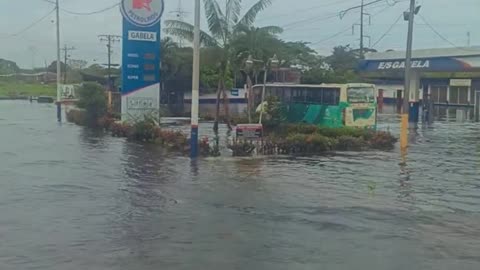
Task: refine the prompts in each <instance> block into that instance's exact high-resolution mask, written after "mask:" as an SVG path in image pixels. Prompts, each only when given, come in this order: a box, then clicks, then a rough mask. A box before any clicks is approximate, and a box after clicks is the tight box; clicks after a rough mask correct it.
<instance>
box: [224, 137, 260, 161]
mask: <svg viewBox="0 0 480 270" xmlns="http://www.w3.org/2000/svg"><path fill="white" fill-rule="evenodd" d="M228 149H230V150H232V155H233V156H234V157H248V156H251V155H252V154H253V151H254V150H255V145H254V144H252V143H250V142H247V141H239V142H234V143H233V144H229V145H228Z"/></svg>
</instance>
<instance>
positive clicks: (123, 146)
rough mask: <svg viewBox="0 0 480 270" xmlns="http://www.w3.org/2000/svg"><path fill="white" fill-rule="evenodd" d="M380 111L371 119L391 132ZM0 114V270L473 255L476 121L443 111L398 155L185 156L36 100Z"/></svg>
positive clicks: (334, 265)
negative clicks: (65, 117) (64, 117)
mask: <svg viewBox="0 0 480 270" xmlns="http://www.w3.org/2000/svg"><path fill="white" fill-rule="evenodd" d="M389 110H390V108H388V107H387V106H386V107H385V108H384V113H383V114H381V115H380V116H379V119H380V123H379V128H380V129H382V130H390V131H392V132H394V133H398V131H399V130H398V129H399V122H400V119H399V118H398V115H396V114H395V108H393V109H392V110H393V112H390V111H389ZM0 116H1V117H0V130H1V131H2V132H0V142H1V147H0V160H1V162H0V213H2V215H1V216H0V241H1V243H2V245H0V269H2V270H3V269H7V270H8V269H140V270H141V269H479V266H480V258H479V256H478V250H479V249H480V227H479V226H478V224H480V213H479V209H480V195H479V194H480V193H479V190H480V179H479V178H478V175H479V173H480V171H479V168H480V166H479V165H480V151H479V149H480V143H479V140H478V134H479V131H480V126H479V125H478V124H475V123H472V122H468V121H466V122H463V121H454V120H455V119H456V118H455V117H456V116H455V117H453V118H452V117H450V116H449V117H448V120H447V119H444V120H441V121H438V122H436V123H434V125H432V126H431V127H423V128H420V129H419V130H418V131H417V132H416V133H412V134H411V138H410V148H409V149H408V153H407V154H406V155H405V156H402V155H401V153H400V152H399V151H398V150H394V151H391V152H375V151H370V152H364V153H354V152H352V153H350V152H347V153H338V154H336V155H330V156H320V157H308V158H300V157H296V158H294V157H283V156H278V157H256V158H250V159H237V158H231V157H228V156H226V155H223V156H222V157H221V158H207V159H199V160H197V161H190V160H189V159H188V158H186V157H178V156H175V155H172V154H169V153H166V152H165V151H163V150H162V149H160V148H158V147H156V146H154V145H145V144H137V143H132V142H127V141H125V140H123V139H119V138H112V137H110V136H108V135H107V134H104V133H98V132H93V131H89V130H86V129H83V128H80V127H76V126H74V125H71V124H66V123H65V124H62V125H58V124H57V123H56V122H55V108H54V107H52V106H48V105H47V106H42V105H38V104H29V103H22V102H4V103H3V102H2V103H0ZM210 127H211V125H210V124H208V125H207V124H204V125H203V126H201V131H202V132H203V133H202V134H201V135H202V136H209V137H211V138H213V136H214V134H213V133H212V132H211V128H210ZM186 129H187V130H188V128H186ZM219 134H220V138H219V140H220V145H223V141H224V140H225V137H226V136H225V134H226V129H225V127H221V130H220V133H219ZM221 151H227V150H226V149H223V148H222V150H221Z"/></svg>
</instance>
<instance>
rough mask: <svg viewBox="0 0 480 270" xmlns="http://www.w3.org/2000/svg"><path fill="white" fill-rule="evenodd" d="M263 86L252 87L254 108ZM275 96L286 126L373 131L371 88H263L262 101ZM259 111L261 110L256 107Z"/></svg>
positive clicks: (374, 100) (353, 85)
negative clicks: (302, 125) (370, 129)
mask: <svg viewBox="0 0 480 270" xmlns="http://www.w3.org/2000/svg"><path fill="white" fill-rule="evenodd" d="M262 93H263V84H262V85H255V86H253V102H254V105H255V107H257V106H260V105H261V103H262ZM269 96H275V97H277V98H278V100H279V101H280V102H281V103H282V104H283V105H284V106H283V107H284V110H283V111H284V113H285V114H286V115H285V119H287V121H288V122H289V123H306V124H312V125H321V126H328V127H344V126H348V127H361V128H376V124H377V95H376V89H375V85H373V84H365V83H349V84H318V85H309V84H279V83H275V84H267V85H266V86H265V96H264V97H263V100H268V97H269ZM260 107H261V106H260Z"/></svg>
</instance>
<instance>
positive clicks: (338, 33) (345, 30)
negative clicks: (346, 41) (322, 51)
mask: <svg viewBox="0 0 480 270" xmlns="http://www.w3.org/2000/svg"><path fill="white" fill-rule="evenodd" d="M350 29H351V27H350V26H349V27H348V28H346V29H344V30H342V31H340V32H337V33H335V34H333V35H331V36H329V37H327V38H324V39H322V40H319V41H317V42H312V43H310V45H315V44H320V43H322V42H325V41H328V40H330V39H333V38H336V37H338V36H340V35H341V34H344V33H346V32H349V31H350Z"/></svg>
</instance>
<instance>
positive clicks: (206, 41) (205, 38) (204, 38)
mask: <svg viewBox="0 0 480 270" xmlns="http://www.w3.org/2000/svg"><path fill="white" fill-rule="evenodd" d="M165 26H166V27H165V30H164V32H165V33H166V34H169V35H172V36H176V37H181V38H184V39H186V40H188V41H190V42H193V30H194V27H193V25H191V24H189V23H187V22H182V21H177V20H166V21H165ZM200 43H201V44H202V45H204V46H218V42H217V41H216V40H215V38H213V37H212V36H210V35H209V34H208V33H206V32H204V31H200Z"/></svg>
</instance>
